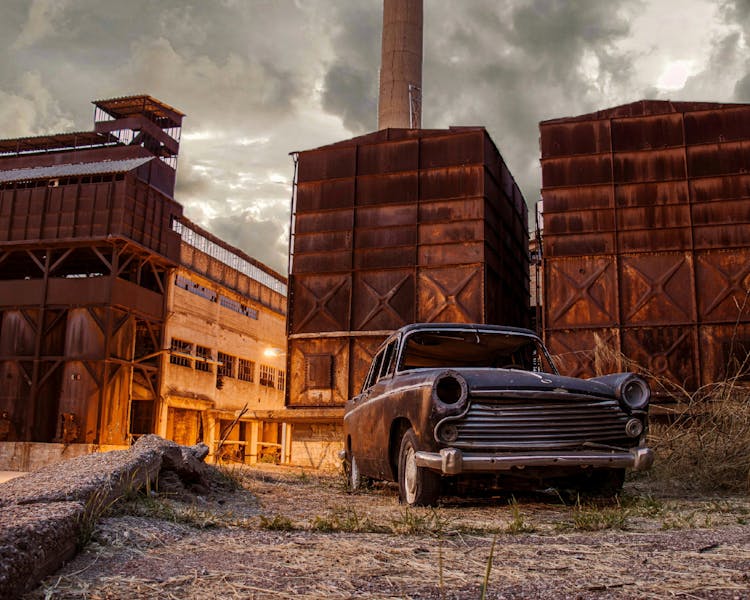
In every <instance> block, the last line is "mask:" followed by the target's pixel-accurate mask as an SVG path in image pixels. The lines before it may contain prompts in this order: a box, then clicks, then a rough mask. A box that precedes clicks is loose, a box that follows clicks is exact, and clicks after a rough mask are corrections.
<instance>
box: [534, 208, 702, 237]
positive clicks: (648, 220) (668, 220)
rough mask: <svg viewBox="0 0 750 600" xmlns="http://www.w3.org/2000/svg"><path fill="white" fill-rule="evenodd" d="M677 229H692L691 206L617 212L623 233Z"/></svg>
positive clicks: (621, 210)
mask: <svg viewBox="0 0 750 600" xmlns="http://www.w3.org/2000/svg"><path fill="white" fill-rule="evenodd" d="M613 216H614V213H613ZM545 222H546V223H547V222H549V220H548V218H545ZM677 227H686V228H689V227H690V207H689V206H687V205H667V206H665V205H661V206H660V205H658V204H656V205H654V204H652V205H645V206H638V207H635V208H624V207H623V208H621V209H620V210H619V211H618V212H617V229H619V230H622V231H628V230H634V229H636V230H637V229H647V230H654V229H670V228H677Z"/></svg>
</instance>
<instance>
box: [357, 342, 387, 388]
mask: <svg viewBox="0 0 750 600" xmlns="http://www.w3.org/2000/svg"><path fill="white" fill-rule="evenodd" d="M383 354H384V352H383V351H381V352H378V354H377V355H376V356H375V358H373V359H372V365H371V366H370V371H369V373H367V377H366V378H365V384H364V385H363V386H362V391H363V392H364V391H365V390H368V389H369V388H371V387H372V386H373V385H374V384H375V382H376V381H377V380H378V373H380V366H381V365H382V364H383Z"/></svg>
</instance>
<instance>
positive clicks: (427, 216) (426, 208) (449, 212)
mask: <svg viewBox="0 0 750 600" xmlns="http://www.w3.org/2000/svg"><path fill="white" fill-rule="evenodd" d="M501 205H502V206H504V207H505V208H506V210H507V214H510V208H508V207H507V204H506V203H502V204H501ZM412 208H416V207H412ZM418 210H419V222H420V223H431V222H436V221H437V222H451V221H458V220H464V219H481V218H483V217H484V214H485V199H484V198H483V197H481V196H480V197H476V198H463V199H461V201H460V202H456V201H455V200H437V201H436V200H433V201H431V202H420V204H419V207H418Z"/></svg>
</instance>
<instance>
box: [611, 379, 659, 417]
mask: <svg viewBox="0 0 750 600" xmlns="http://www.w3.org/2000/svg"><path fill="white" fill-rule="evenodd" d="M617 397H618V398H619V399H620V400H621V401H622V402H623V403H624V404H625V405H626V406H627V407H628V408H629V409H630V410H643V409H645V408H646V407H647V406H648V403H649V400H651V390H650V389H649V387H648V384H647V383H646V382H645V381H644V380H643V379H641V378H640V377H638V376H637V375H633V376H631V377H628V378H627V379H625V380H624V381H623V382H622V383H621V384H620V385H619V387H618V389H617Z"/></svg>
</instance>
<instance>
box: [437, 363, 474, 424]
mask: <svg viewBox="0 0 750 600" xmlns="http://www.w3.org/2000/svg"><path fill="white" fill-rule="evenodd" d="M432 397H433V400H434V407H435V411H436V412H437V413H438V414H441V415H446V414H457V413H459V412H461V411H462V410H463V408H464V406H465V405H466V400H467V398H468V397H469V388H468V386H467V385H466V380H465V379H464V378H463V377H462V376H461V375H459V374H458V373H456V372H455V371H446V372H445V373H442V374H441V375H440V376H439V377H438V378H437V379H435V383H433V384H432Z"/></svg>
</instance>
